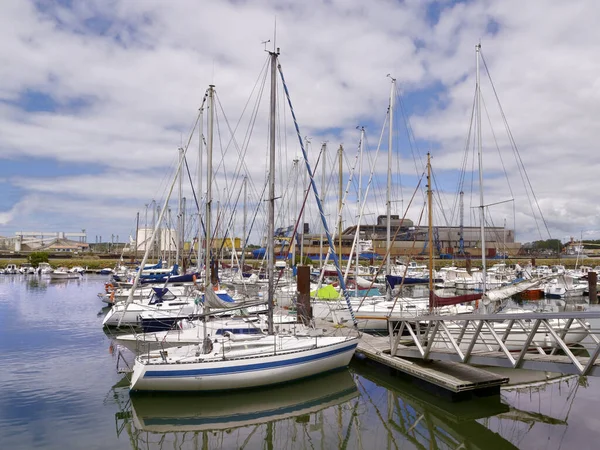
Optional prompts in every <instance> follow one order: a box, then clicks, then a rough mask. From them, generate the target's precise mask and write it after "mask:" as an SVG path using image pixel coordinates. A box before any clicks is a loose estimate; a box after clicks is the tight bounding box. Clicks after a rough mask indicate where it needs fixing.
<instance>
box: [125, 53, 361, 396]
mask: <svg viewBox="0 0 600 450" xmlns="http://www.w3.org/2000/svg"><path fill="white" fill-rule="evenodd" d="M278 53H279V52H278V51H277V52H269V55H270V57H269V58H270V64H271V99H270V100H271V101H270V110H271V111H270V128H269V129H270V158H269V183H268V184H269V223H268V239H267V245H268V249H267V250H268V268H267V273H268V276H269V289H268V305H269V313H268V334H267V335H265V336H263V335H259V336H249V335H248V336H244V335H241V336H236V335H235V334H233V333H227V334H226V335H224V336H220V337H217V338H215V337H211V336H208V334H207V331H208V330H207V327H204V333H205V337H204V339H203V342H202V345H188V346H182V347H177V348H174V349H169V350H165V351H159V352H149V353H147V354H144V355H140V356H138V357H136V359H135V362H134V367H133V374H132V377H131V384H130V390H132V391H214V390H226V389H227V390H230V389H243V388H253V387H258V386H269V385H273V384H278V383H284V382H288V381H292V380H297V379H301V378H306V377H310V376H314V375H318V374H321V373H325V372H329V371H332V370H335V369H339V368H342V367H345V366H347V365H348V363H349V362H350V359H351V358H352V355H353V354H354V351H355V349H356V346H357V345H358V338H357V337H356V336H314V337H313V336H300V335H286V334H276V333H274V330H273V308H274V305H273V303H274V302H273V294H274V270H273V269H274V252H273V250H274V249H273V242H274V220H275V211H274V202H275V172H274V170H275V107H276V71H277V57H278ZM280 70H281V69H280ZM282 78H283V76H282ZM286 91H287V90H286ZM207 97H208V101H209V104H208V112H209V117H208V128H209V132H208V139H207V173H208V180H207V201H206V237H207V238H206V239H205V240H206V242H207V249H206V250H207V251H206V259H207V261H208V259H209V258H210V250H211V249H210V247H209V245H210V244H209V242H210V239H209V236H210V219H211V218H210V205H211V201H212V198H211V190H210V183H211V176H212V143H213V139H212V128H213V116H214V106H213V105H214V86H212V85H211V86H210V87H209V90H208V96H207ZM303 153H304V157H305V159H306V154H305V152H304V148H303ZM307 165H308V163H307ZM311 175H312V174H311ZM323 217H324V216H323ZM208 267H210V264H208V263H207V264H206V268H207V270H206V271H205V272H206V281H205V286H206V288H207V289H210V288H211V285H210V280H209V274H208V272H209V271H208Z"/></svg>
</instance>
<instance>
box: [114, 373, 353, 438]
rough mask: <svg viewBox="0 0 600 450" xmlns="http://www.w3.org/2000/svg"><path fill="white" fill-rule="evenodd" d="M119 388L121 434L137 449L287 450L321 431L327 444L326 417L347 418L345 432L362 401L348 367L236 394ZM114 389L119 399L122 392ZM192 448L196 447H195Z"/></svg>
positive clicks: (340, 423)
mask: <svg viewBox="0 0 600 450" xmlns="http://www.w3.org/2000/svg"><path fill="white" fill-rule="evenodd" d="M120 389H121V400H125V402H126V403H127V404H126V405H125V407H124V408H123V410H122V411H120V412H119V413H117V416H116V417H117V430H118V434H121V433H122V431H123V430H126V431H127V434H128V435H129V439H130V440H131V442H132V444H133V447H134V448H163V446H164V448H171V447H173V445H174V444H177V445H178V448H180V447H181V445H182V444H183V443H184V442H187V441H189V440H190V439H192V440H195V441H197V440H200V441H202V442H203V443H202V447H203V448H240V445H241V444H240V440H241V441H245V442H246V445H245V447H246V448H256V447H263V446H264V444H265V443H267V445H268V446H271V448H282V447H281V446H282V445H283V443H285V442H286V441H287V440H289V439H297V440H298V442H296V444H295V446H299V448H304V447H310V442H309V441H310V440H311V439H318V437H317V436H314V437H311V433H317V434H321V433H322V437H323V439H324V440H323V442H325V441H326V440H327V439H328V438H327V437H324V435H325V434H327V435H329V427H330V426H329V425H327V426H326V427H323V424H324V423H325V422H327V421H328V419H327V418H326V417H329V418H330V419H332V418H333V419H332V420H333V421H335V420H336V419H335V417H338V418H340V417H342V420H341V421H340V422H339V425H340V427H341V429H340V430H339V431H340V433H342V432H343V429H344V428H345V427H349V426H350V425H349V422H351V421H352V419H353V415H352V412H351V409H352V405H350V403H351V401H352V400H353V399H354V398H356V397H358V389H357V387H356V383H355V382H354V378H353V375H352V374H351V373H350V372H349V371H348V370H347V369H344V370H343V371H337V372H332V373H329V374H325V375H323V376H319V377H316V378H312V379H307V380H301V381H299V382H295V383H289V384H285V385H281V386H275V387H272V388H268V389H267V388H265V389H253V390H248V391H238V392H234V393H211V394H202V395H196V394H194V395H166V394H164V395H158V394H155V395H132V396H131V397H129V398H127V397H125V395H127V396H128V394H124V393H125V392H126V389H125V388H120ZM113 390H114V391H115V398H117V400H118V397H119V395H118V394H117V388H115V389H113ZM344 424H346V425H344ZM319 430H320V431H319ZM337 435H338V433H335V436H337ZM190 436H192V437H193V438H190ZM188 438H189V439H188ZM303 440H307V441H306V442H305V444H306V445H304V444H301V443H300V441H303ZM189 445H190V448H195V445H196V444H195V443H194V442H191V443H189ZM334 445H337V444H334ZM325 446H326V448H329V447H331V445H327V444H325ZM285 447H289V446H287V445H285ZM182 448H187V447H186V446H183V447H182Z"/></svg>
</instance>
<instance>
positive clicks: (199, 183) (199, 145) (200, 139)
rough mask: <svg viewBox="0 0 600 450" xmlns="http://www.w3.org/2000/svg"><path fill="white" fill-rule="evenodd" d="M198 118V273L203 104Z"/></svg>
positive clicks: (200, 231)
mask: <svg viewBox="0 0 600 450" xmlns="http://www.w3.org/2000/svg"><path fill="white" fill-rule="evenodd" d="M199 116H200V117H199V119H198V137H199V139H198V141H199V142H198V187H197V189H196V192H198V196H197V197H198V254H197V255H196V266H197V267H196V272H198V274H200V266H201V264H200V260H201V258H202V225H201V224H202V219H201V214H200V205H201V204H202V150H203V148H202V147H203V145H202V144H203V138H204V136H203V134H204V129H203V126H204V122H203V121H204V104H203V105H202V106H201V107H200V114H199Z"/></svg>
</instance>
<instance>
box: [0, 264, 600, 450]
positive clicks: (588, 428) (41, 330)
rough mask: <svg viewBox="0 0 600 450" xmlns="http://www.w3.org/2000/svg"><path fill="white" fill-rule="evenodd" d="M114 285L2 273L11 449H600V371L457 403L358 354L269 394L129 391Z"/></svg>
mask: <svg viewBox="0 0 600 450" xmlns="http://www.w3.org/2000/svg"><path fill="white" fill-rule="evenodd" d="M104 281H106V278H105V277H102V276H98V275H85V276H84V277H83V278H82V279H80V280H63V281H55V282H50V280H49V279H47V278H44V277H39V276H33V275H30V276H23V275H1V276H0V386H1V387H2V393H1V395H0V448H2V449H32V448H43V449H61V450H66V449H80V448H86V449H111V450H116V449H172V448H176V449H196V448H198V449H235V448H238V449H239V448H244V449H337V448H345V449H399V448H480V449H514V448H521V449H561V448H562V449H571V448H577V449H578V450H584V449H595V448H599V446H598V443H597V441H598V437H599V436H600V414H599V413H598V407H597V405H599V404H600V403H599V400H600V380H599V379H598V378H594V377H583V378H579V377H575V376H560V375H559V374H552V373H544V372H530V371H521V370H519V371H517V370H508V371H505V372H503V373H504V374H505V375H506V376H509V377H510V378H511V386H508V387H506V388H504V389H502V392H501V395H500V397H499V398H498V397H495V398H487V399H479V400H473V401H467V402H461V403H454V404H452V403H448V402H446V401H443V400H441V399H439V398H438V397H436V396H434V395H433V394H430V393H426V392H424V391H423V390H421V389H419V388H418V387H416V386H414V385H413V384H411V381H410V380H407V379H405V378H403V377H401V376H398V375H394V374H391V373H390V372H389V371H388V369H385V368H383V367H379V366H372V365H370V364H368V363H366V362H364V361H354V362H353V363H352V364H351V366H350V368H349V369H348V370H344V371H339V372H335V373H331V374H327V375H324V376H321V377H317V378H313V379H309V380H304V381H300V382H298V383H292V384H288V385H283V386H276V387H273V388H269V389H260V390H251V391H244V392H235V393H217V394H212V395H201V396H200V395H176V396H173V395H152V396H148V395H145V396H144V395H142V396H133V397H130V395H129V392H128V383H127V379H126V378H125V376H124V375H123V374H119V373H118V372H117V370H116V366H117V359H118V357H117V355H118V353H119V352H118V350H119V349H118V348H116V347H115V346H114V345H112V341H111V339H110V337H109V336H107V335H106V334H105V333H104V331H103V330H102V328H101V323H102V317H103V314H104V313H105V312H106V310H105V309H104V310H103V309H102V306H103V305H104V304H103V303H101V301H100V300H99V299H98V297H97V295H96V294H97V293H98V292H100V291H101V290H102V289H103V283H104ZM126 356H128V357H129V358H131V355H126Z"/></svg>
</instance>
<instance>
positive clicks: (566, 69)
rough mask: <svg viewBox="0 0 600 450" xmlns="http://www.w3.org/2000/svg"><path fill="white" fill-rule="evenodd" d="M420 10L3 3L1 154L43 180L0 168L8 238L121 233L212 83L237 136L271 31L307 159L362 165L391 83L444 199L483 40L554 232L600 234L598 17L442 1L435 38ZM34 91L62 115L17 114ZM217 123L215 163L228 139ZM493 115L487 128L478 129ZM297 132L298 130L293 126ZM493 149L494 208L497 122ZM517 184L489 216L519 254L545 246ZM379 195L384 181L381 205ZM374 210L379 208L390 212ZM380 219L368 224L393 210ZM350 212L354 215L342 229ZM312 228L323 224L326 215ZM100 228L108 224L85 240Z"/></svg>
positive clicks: (497, 197)
mask: <svg viewBox="0 0 600 450" xmlns="http://www.w3.org/2000/svg"><path fill="white" fill-rule="evenodd" d="M35 5H37V7H36V6H35ZM427 6H428V4H427V3H424V2H417V1H408V2H403V3H400V2H391V1H386V0H380V1H376V2H369V3H368V4H365V3H364V2H359V1H358V0H352V1H343V2H342V1H339V2H336V1H334V2H316V1H315V2H292V1H288V2H280V1H277V2H276V1H268V0H262V1H254V2H221V1H205V2H202V3H201V4H198V3H197V2H193V1H191V0H190V1H178V2H168V3H165V2H162V1H146V2H127V1H121V0H112V1H109V2H106V1H100V0H98V1H90V2H73V6H72V7H71V8H66V7H64V6H61V4H60V3H57V2H50V1H43V2H36V3H35V4H34V3H33V2H24V1H18V0H12V1H5V2H3V4H2V6H1V7H0V8H1V10H2V11H1V12H2V14H1V15H0V60H2V61H3V63H2V64H0V78H1V79H2V80H3V82H2V84H1V85H0V158H4V159H28V160H31V163H32V171H31V173H25V174H23V173H18V174H13V173H6V172H3V171H2V168H1V167H0V176H1V177H2V178H4V179H6V180H8V183H10V184H12V185H13V186H18V187H19V188H20V190H21V191H22V192H23V197H22V198H20V199H18V200H16V201H12V203H9V204H7V203H3V204H2V205H3V206H2V208H0V219H1V220H0V222H1V223H2V225H0V231H6V233H4V234H8V231H12V230H15V229H21V228H22V227H24V226H26V225H27V226H29V225H31V226H33V227H34V228H40V227H42V225H45V223H44V221H45V220H46V218H48V219H47V220H48V221H50V223H48V225H50V224H53V225H55V226H59V225H60V223H61V222H60V221H57V220H56V219H55V217H56V215H59V214H60V213H61V211H63V212H64V214H69V215H70V216H69V222H72V223H76V224H77V227H78V228H84V227H85V228H87V229H88V230H90V231H89V232H90V233H99V234H100V233H104V234H107V233H108V234H110V233H113V232H115V233H116V232H120V234H121V235H123V236H125V235H126V234H127V233H128V232H129V230H130V226H129V224H130V223H131V222H132V221H133V220H134V218H135V213H136V211H137V210H140V209H143V205H144V204H146V203H148V202H149V201H150V199H152V198H157V199H158V198H160V197H161V196H162V195H163V194H164V189H165V186H166V184H167V178H168V177H169V176H171V175H170V174H169V175H167V174H166V170H165V169H167V168H172V167H173V165H174V160H175V158H176V148H177V147H178V146H180V145H181V142H182V140H184V139H186V138H187V133H188V132H189V129H190V126H191V124H192V123H193V121H194V119H195V115H196V113H197V109H198V107H199V104H200V102H201V99H202V96H203V95H204V92H205V90H206V88H207V86H208V84H210V83H214V84H216V85H217V92H218V98H219V101H220V104H221V105H222V106H223V108H224V109H225V113H226V114H227V118H228V120H229V122H230V125H231V126H232V127H235V125H236V123H237V119H238V117H239V116H240V115H241V113H242V110H243V109H244V106H245V104H246V102H247V99H248V96H249V95H250V92H251V90H252V87H253V85H254V83H255V82H256V79H257V77H258V74H259V72H260V68H261V67H262V66H263V64H264V63H265V58H266V54H264V53H263V45H262V44H261V42H262V41H265V40H267V39H271V42H270V43H269V44H268V46H269V48H270V46H271V45H272V44H273V40H274V38H273V25H274V22H275V19H276V20H277V46H278V47H281V49H282V54H281V58H280V60H281V63H282V67H283V70H284V73H285V75H286V80H287V82H288V85H289V88H290V91H291V95H292V100H293V101H294V106H295V109H296V114H297V117H298V120H299V122H300V126H301V132H302V133H303V134H304V135H307V136H311V137H312V138H313V145H312V148H313V150H312V151H311V155H313V154H316V151H317V149H318V144H317V143H320V142H321V141H322V140H328V141H329V145H330V148H331V149H333V148H337V146H338V143H339V142H343V143H344V145H345V148H346V149H347V150H348V151H349V152H354V151H355V149H356V147H357V145H358V132H357V131H356V129H355V127H356V126H357V125H366V126H367V128H368V133H369V142H370V149H371V150H374V148H375V146H376V143H377V141H378V138H379V132H380V131H379V130H380V127H381V123H382V121H383V118H384V116H385V111H386V108H387V102H388V100H387V97H388V92H389V80H388V79H386V74H388V73H389V74H392V76H394V77H396V78H397V80H398V85H399V87H400V88H401V90H402V91H403V92H404V94H405V96H406V98H409V99H410V102H409V104H408V107H409V108H411V109H413V110H416V111H419V112H418V114H414V115H413V117H411V123H412V125H413V127H414V131H415V134H416V137H417V138H418V139H420V140H422V141H423V140H424V141H425V142H427V141H429V143H430V144H425V145H423V148H422V149H421V154H422V155H423V154H424V152H425V150H427V149H428V148H427V147H429V146H431V148H432V152H433V155H434V169H435V170H436V172H437V173H438V174H440V173H441V174H442V175H443V174H444V173H445V174H446V177H443V176H442V178H444V179H445V185H444V186H443V187H442V188H441V189H443V190H444V191H446V192H449V193H452V192H453V191H454V189H455V186H456V179H457V175H456V172H454V171H455V170H456V169H458V168H459V167H460V165H461V161H462V152H463V148H464V142H465V138H466V133H467V129H468V126H469V117H470V113H471V105H472V101H473V92H474V81H475V75H474V74H475V54H474V46H475V44H476V43H477V42H478V41H479V40H481V42H482V45H483V54H484V56H485V58H486V62H487V64H488V67H489V69H490V72H491V75H492V77H493V80H494V85H495V87H496V89H497V92H498V94H499V96H500V100H501V104H502V106H503V108H504V111H505V113H506V117H507V119H508V121H509V124H510V126H511V130H512V133H513V135H514V137H515V140H516V142H517V144H518V146H519V153H520V157H521V158H522V160H523V162H524V164H525V167H526V168H527V171H528V175H529V177H530V181H531V184H532V186H533V188H534V191H535V193H536V196H537V198H538V200H539V202H540V205H541V208H542V211H543V213H544V216H545V218H546V221H547V223H548V225H549V227H550V231H551V233H552V234H553V235H555V237H560V236H564V235H568V234H569V233H571V234H573V233H576V232H578V231H579V230H580V229H582V228H584V229H589V230H598V229H600V217H599V210H598V208H597V207H596V206H595V201H594V200H595V197H593V196H592V195H593V193H595V192H597V191H598V189H599V187H600V186H599V184H600V182H599V181H598V177H597V176H596V173H595V172H596V169H595V168H596V166H597V164H598V163H599V162H600V161H599V159H598V158H600V156H596V155H597V154H598V152H596V151H595V150H596V149H595V142H596V136H595V134H596V127H595V118H596V117H597V116H598V115H599V113H600V101H599V100H600V98H599V97H600V91H599V90H598V89H599V87H600V81H599V76H598V74H599V73H600V63H599V62H597V58H596V55H597V54H598V50H599V48H598V47H599V46H600V44H597V42H598V41H599V40H598V34H599V31H598V30H597V26H596V25H595V23H594V18H595V14H593V11H596V10H597V9H598V6H597V5H596V3H595V2H593V1H588V2H579V3H577V4H572V3H563V2H550V3H548V2H544V3H543V6H542V4H541V3H540V2H535V1H534V2H527V3H526V4H522V3H521V2H517V1H516V0H515V1H502V2H500V1H483V2H466V3H456V4H455V3H452V2H446V3H445V4H443V5H442V6H443V8H442V10H441V13H440V18H439V21H437V23H434V24H433V25H431V24H430V22H431V18H430V17H428V16H427V12H426V8H427ZM540 8H543V10H544V14H543V15H541V14H539V10H540ZM490 23H493V24H497V30H496V29H494V28H495V27H490V26H489V25H490ZM482 80H483V81H482V87H483V95H484V100H485V105H486V107H487V108H488V110H489V113H490V117H491V120H492V123H493V124H494V132H495V133H496V137H497V138H498V145H499V146H500V149H501V151H502V154H503V161H504V164H505V166H506V170H507V173H509V175H510V177H511V178H514V177H515V175H517V176H518V173H517V165H516V163H515V159H514V157H513V156H512V154H511V153H510V152H511V151H510V148H509V143H508V140H507V138H506V134H505V133H504V131H503V125H502V122H501V118H500V115H499V113H498V111H497V108H496V107H495V106H494V102H495V100H494V97H493V92H492V91H491V89H490V86H489V83H488V82H487V81H486V79H485V76H483V77H482ZM36 92H41V93H44V94H45V95H47V96H48V98H51V99H52V100H53V102H54V103H55V105H56V111H51V112H28V111H25V110H23V107H22V101H23V99H24V98H26V96H27V95H31V94H32V93H36ZM417 102H418V103H417ZM267 103H268V99H267V98H265V99H263V101H262V104H261V108H260V114H259V115H258V116H257V122H256V126H255V128H254V131H253V135H252V140H251V143H250V145H249V146H248V150H247V154H246V159H245V164H246V168H247V171H248V173H249V175H250V176H251V177H252V178H253V180H254V184H255V187H254V190H255V191H260V190H261V189H262V184H263V182H264V177H265V172H266V148H267V147H266V145H267V134H266V133H267V128H266V117H267V116H266V113H265V112H266V111H265V108H266V106H267ZM252 106H253V105H252V103H250V104H249V106H248V108H249V109H251V108H252ZM286 108H287V107H286ZM218 114H219V131H220V134H219V137H218V138H216V144H217V147H218V149H217V150H216V153H217V154H218V155H220V153H221V145H222V146H223V147H225V146H226V145H227V143H228V142H229V139H230V135H229V131H228V130H227V127H226V125H225V123H224V117H223V115H222V113H221V112H220V111H218ZM246 114H248V113H246ZM483 119H484V124H485V122H487V118H486V117H485V115H484V117H483ZM247 123H248V115H246V117H245V119H244V122H243V123H242V124H241V125H240V127H239V129H238V131H237V134H236V139H237V142H238V143H239V144H240V145H241V144H242V142H244V133H245V132H246V129H247ZM287 126H288V128H289V129H290V131H291V119H290V118H289V117H288V119H287ZM401 133H404V131H401ZM484 138H485V142H484V144H485V147H484V148H485V150H486V152H485V156H484V166H485V169H486V173H489V175H490V176H492V175H493V176H494V177H496V176H498V177H499V178H494V179H486V182H485V187H486V203H488V202H489V203H493V202H496V201H501V200H503V199H505V197H506V192H507V190H508V189H507V187H506V184H505V183H504V185H502V184H501V183H500V179H501V177H502V166H501V162H500V159H499V157H498V156H497V153H496V151H495V150H494V146H495V144H494V143H493V141H492V140H491V139H490V138H491V136H490V133H489V131H488V127H487V125H484ZM295 139H296V138H295V137H294V135H293V134H291V133H290V134H288V136H287V142H288V144H289V145H290V149H288V150H287V153H286V155H287V157H288V160H291V158H292V157H293V155H297V154H298V153H299V149H298V145H297V142H296V140H295ZM192 145H194V146H197V143H194V144H192ZM386 148H387V137H384V143H383V145H382V152H381V156H380V160H379V161H378V162H377V171H378V173H379V174H380V175H384V174H385V171H386V168H387V157H386V156H385V150H386ZM400 151H402V152H403V155H404V156H403V158H404V159H405V160H406V163H405V164H403V165H402V166H399V167H401V169H400V170H402V172H403V179H408V178H407V177H409V175H410V174H411V173H412V174H413V177H414V173H415V171H414V170H413V167H414V166H415V163H414V162H413V161H412V155H411V153H410V151H409V149H407V148H405V147H400ZM422 155H421V157H422ZM42 158H43V160H44V161H46V160H51V161H55V162H57V163H59V164H65V165H67V166H68V165H69V164H70V163H78V164H79V165H81V164H89V165H90V166H91V167H92V166H93V170H90V172H89V173H86V172H85V171H84V173H82V174H80V175H65V176H57V175H55V174H53V173H51V172H50V173H44V166H43V165H42V164H43V162H40V161H42ZM215 159H216V162H218V161H219V160H220V156H215ZM237 159H238V158H237V152H236V150H235V148H234V147H232V146H230V148H229V149H228V151H227V156H226V158H225V160H224V163H223V164H222V165H225V166H226V167H227V168H228V170H229V171H230V173H229V175H228V180H229V181H228V183H229V184H227V183H226V182H225V180H224V179H223V178H221V180H220V182H219V187H218V189H216V190H217V191H218V192H220V194H219V195H222V192H223V189H225V188H226V187H228V189H229V190H231V191H233V192H236V190H237V189H238V187H239V185H237V186H236V187H233V184H232V183H233V181H232V180H233V178H232V177H233V175H232V173H231V171H232V170H233V168H235V166H236V164H235V162H236V161H237ZM349 159H352V156H349ZM289 164H290V163H289V162H286V163H285V164H283V165H282V166H285V167H287V166H289ZM329 164H331V162H330V163H329ZM421 164H422V162H419V163H418V164H417V168H418V170H419V171H420V170H422V168H421ZM190 165H191V168H192V167H193V170H192V171H193V176H195V165H196V162H195V156H190ZM78 167H79V166H78ZM161 170H162V171H164V172H163V173H161V172H160V171H161ZM330 170H331V171H332V172H335V171H337V168H334V167H331V169H330ZM284 172H285V171H284ZM365 172H366V171H365ZM404 172H406V173H404ZM157 174H159V175H157ZM42 175H43V176H42ZM148 175H151V178H148ZM365 177H366V175H365ZM284 178H285V177H284ZM557 180H559V182H557ZM281 183H282V184H284V185H285V184H286V183H285V179H284V181H282V182H281ZM517 184H518V183H516V180H512V183H511V185H513V189H514V191H515V206H514V210H515V211H514V213H513V207H512V204H510V205H504V206H499V207H495V208H494V209H493V214H494V215H496V216H497V217H496V218H495V221H496V222H500V221H502V219H503V218H505V217H507V216H508V217H510V218H512V217H513V216H514V215H515V213H516V216H517V218H516V225H517V234H518V235H520V236H522V239H523V240H529V239H539V238H545V237H547V236H539V235H538V233H537V231H535V230H536V226H535V225H534V223H533V222H532V220H531V215H532V214H531V208H530V207H529V205H528V202H527V201H526V200H525V196H524V191H523V190H520V191H519V188H517V187H516V186H517ZM383 187H384V186H383V185H382V183H379V189H378V191H381V189H382V188H383ZM186 189H187V191H186V192H187V195H188V197H189V196H190V191H189V188H186ZM374 190H375V189H374ZM409 190H410V187H409V186H406V187H405V189H404V191H403V192H404V197H405V203H406V201H407V198H406V197H407V196H408V197H410V194H408V193H407V191H409ZM333 191H337V189H332V192H333ZM517 194H518V197H517ZM330 197H331V202H330V203H331V204H330V205H329V206H328V210H329V211H330V215H334V213H335V204H334V203H335V202H336V201H335V198H334V195H333V194H331V193H330ZM51 202H54V205H55V206H50V203H51ZM373 203H374V204H379V205H383V202H382V201H381V200H379V201H377V202H376V201H375V200H374V201H373ZM17 204H18V205H27V208H25V209H23V208H22V207H21V206H18V205H17ZM135 205H138V206H137V207H136V206H135ZM371 209H372V211H371V213H372V214H373V215H376V214H382V213H384V211H383V209H381V210H379V209H377V208H374V207H373V208H371ZM46 214H48V215H46ZM311 214H312V213H311ZM354 215H355V213H354V212H351V211H349V212H348V214H347V217H346V219H345V220H346V222H347V223H348V222H350V221H352V218H353V217H354ZM417 215H418V211H411V214H410V215H409V217H411V218H412V219H413V220H415V221H417V218H418V217H417ZM51 216H52V217H53V218H52V219H50V217H51ZM107 217H112V218H113V220H112V221H109V220H108V219H106V218H107ZM128 217H129V218H128ZM311 217H313V218H314V219H313V220H314V221H315V222H316V215H314V214H313V215H312V216H311ZM240 220H241V218H240ZM369 220H370V219H369ZM373 220H374V218H373ZM36 222H37V223H38V225H37V226H34V225H35V224H36ZM40 222H41V223H40ZM63 222H64V223H66V222H67V221H66V220H65V221H63ZM508 222H509V224H510V223H511V222H512V219H508ZM95 227H105V228H104V229H98V230H97V231H92V230H93V229H94V228H95ZM237 228H238V229H240V227H239V226H238V227H237Z"/></svg>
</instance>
